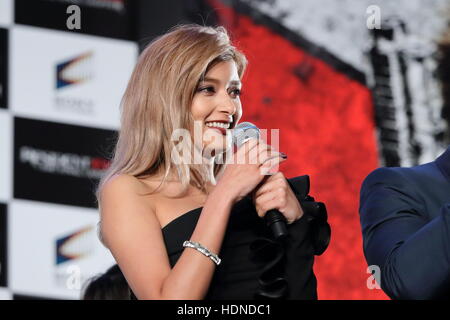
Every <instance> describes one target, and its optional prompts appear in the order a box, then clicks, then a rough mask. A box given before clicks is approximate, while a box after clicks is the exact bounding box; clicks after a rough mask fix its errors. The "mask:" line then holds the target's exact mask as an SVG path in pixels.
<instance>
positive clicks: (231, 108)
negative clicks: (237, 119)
mask: <svg viewBox="0 0 450 320" xmlns="http://www.w3.org/2000/svg"><path fill="white" fill-rule="evenodd" d="M219 106H220V107H219V110H220V112H224V113H227V114H229V115H231V116H233V115H234V114H235V113H236V110H237V107H236V103H235V102H234V101H233V99H232V98H231V97H230V96H229V95H228V94H226V95H225V96H224V97H223V98H222V99H221V101H219Z"/></svg>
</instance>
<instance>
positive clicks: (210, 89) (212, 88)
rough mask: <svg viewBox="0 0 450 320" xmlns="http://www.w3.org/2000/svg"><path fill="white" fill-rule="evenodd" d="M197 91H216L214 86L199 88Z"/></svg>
mask: <svg viewBox="0 0 450 320" xmlns="http://www.w3.org/2000/svg"><path fill="white" fill-rule="evenodd" d="M197 91H198V92H202V91H204V92H214V87H204V88H199V89H198V90H197Z"/></svg>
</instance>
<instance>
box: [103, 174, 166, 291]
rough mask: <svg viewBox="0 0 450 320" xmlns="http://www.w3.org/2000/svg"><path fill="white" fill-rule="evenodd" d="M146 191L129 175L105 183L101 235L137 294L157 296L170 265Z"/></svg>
mask: <svg viewBox="0 0 450 320" xmlns="http://www.w3.org/2000/svg"><path fill="white" fill-rule="evenodd" d="M147 191H148V190H146V186H145V185H143V184H142V183H141V181H139V179H137V178H136V177H133V176H130V175H117V176H114V177H113V178H112V179H110V180H109V181H107V183H105V185H104V186H103V188H102V190H101V191H100V215H101V238H102V241H103V243H104V244H105V246H106V247H108V248H109V250H110V251H111V253H112V254H113V256H114V258H115V260H116V261H117V263H118V264H119V266H120V269H121V270H122V272H123V273H124V275H125V277H126V279H127V282H128V283H129V284H130V286H131V288H132V290H133V292H134V293H135V294H136V296H137V297H138V298H139V297H150V298H157V297H158V296H159V294H160V289H161V287H162V283H163V279H165V277H166V276H167V275H168V273H169V272H170V265H169V260H168V257H167V252H166V249H165V245H164V241H163V237H162V233H161V228H160V223H159V221H158V219H157V217H156V214H155V211H154V204H153V201H152V199H151V198H149V196H148V195H147V193H148V192H147ZM142 270H148V272H142ZM150 270H152V271H150Z"/></svg>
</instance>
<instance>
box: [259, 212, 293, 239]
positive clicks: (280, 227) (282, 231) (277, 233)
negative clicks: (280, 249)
mask: <svg viewBox="0 0 450 320" xmlns="http://www.w3.org/2000/svg"><path fill="white" fill-rule="evenodd" d="M264 220H265V222H266V225H267V226H268V227H270V228H271V229H272V234H273V236H274V238H275V239H276V240H278V239H283V238H286V237H287V236H288V231H287V227H286V218H285V217H284V216H283V214H282V213H281V212H280V211H278V210H277V209H270V210H269V211H267V212H266V215H265V216H264Z"/></svg>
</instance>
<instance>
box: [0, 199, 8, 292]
mask: <svg viewBox="0 0 450 320" xmlns="http://www.w3.org/2000/svg"><path fill="white" fill-rule="evenodd" d="M6 208H7V207H6V205H5V204H4V203H0V287H6V286H7V285H8V284H7V279H8V261H7V260H6V258H7V256H8V251H7V250H8V245H7V240H8V239H7V229H6V228H7V222H8V221H7V212H6Z"/></svg>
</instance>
